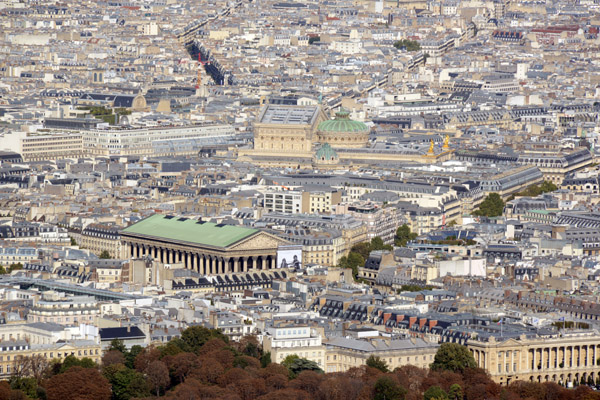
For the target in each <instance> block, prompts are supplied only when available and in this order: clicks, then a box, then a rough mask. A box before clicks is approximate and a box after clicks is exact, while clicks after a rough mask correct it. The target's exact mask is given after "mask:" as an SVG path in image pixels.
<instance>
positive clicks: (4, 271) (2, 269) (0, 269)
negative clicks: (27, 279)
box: [0, 265, 8, 275]
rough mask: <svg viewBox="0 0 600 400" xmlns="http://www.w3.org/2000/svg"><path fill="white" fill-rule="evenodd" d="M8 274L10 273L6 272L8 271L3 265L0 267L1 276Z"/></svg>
mask: <svg viewBox="0 0 600 400" xmlns="http://www.w3.org/2000/svg"><path fill="white" fill-rule="evenodd" d="M7 273H8V271H6V269H5V268H4V267H3V266H2V265H0V275H4V274H7Z"/></svg>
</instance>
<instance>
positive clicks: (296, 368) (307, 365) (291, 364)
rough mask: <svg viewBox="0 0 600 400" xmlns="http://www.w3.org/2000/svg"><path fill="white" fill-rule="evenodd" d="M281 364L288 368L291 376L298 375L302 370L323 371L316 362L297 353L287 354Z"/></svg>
mask: <svg viewBox="0 0 600 400" xmlns="http://www.w3.org/2000/svg"><path fill="white" fill-rule="evenodd" d="M281 365H283V366H284V367H286V368H287V369H288V371H289V373H290V378H295V377H297V376H298V375H299V374H300V372H302V371H314V372H320V373H322V372H323V370H322V369H321V368H320V367H319V365H318V364H317V363H316V362H314V361H311V360H307V359H306V358H301V357H299V356H298V355H296V354H290V355H289V356H287V357H286V358H285V359H284V360H283V362H282V363H281Z"/></svg>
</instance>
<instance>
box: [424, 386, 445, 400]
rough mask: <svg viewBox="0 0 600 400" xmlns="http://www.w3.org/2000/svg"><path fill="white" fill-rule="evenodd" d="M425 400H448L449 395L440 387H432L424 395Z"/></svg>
mask: <svg viewBox="0 0 600 400" xmlns="http://www.w3.org/2000/svg"><path fill="white" fill-rule="evenodd" d="M423 400H448V394H447V393H446V392H445V391H444V389H442V388H441V387H439V386H430V387H429V389H427V390H426V391H425V393H424V394H423Z"/></svg>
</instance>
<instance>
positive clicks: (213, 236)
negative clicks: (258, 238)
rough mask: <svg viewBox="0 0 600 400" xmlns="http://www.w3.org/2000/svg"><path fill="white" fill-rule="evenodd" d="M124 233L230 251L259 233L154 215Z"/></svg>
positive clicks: (237, 227) (235, 227)
mask: <svg viewBox="0 0 600 400" xmlns="http://www.w3.org/2000/svg"><path fill="white" fill-rule="evenodd" d="M122 232H123V233H125V234H127V233H131V234H138V235H144V236H149V237H153V238H157V239H166V240H177V241H181V242H187V243H193V244H199V245H204V246H211V247H228V246H230V245H232V244H234V243H236V242H238V241H240V240H242V239H245V238H247V237H250V236H252V235H253V234H255V233H256V232H258V230H257V229H250V228H243V227H240V226H234V225H217V224H214V223H212V222H198V221H197V220H194V219H187V218H179V217H173V216H168V215H162V214H154V215H152V216H150V217H148V218H146V219H143V220H141V221H140V222H138V223H136V224H133V225H131V226H129V227H127V228H125V229H123V231H122Z"/></svg>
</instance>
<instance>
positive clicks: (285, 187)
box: [273, 181, 292, 190]
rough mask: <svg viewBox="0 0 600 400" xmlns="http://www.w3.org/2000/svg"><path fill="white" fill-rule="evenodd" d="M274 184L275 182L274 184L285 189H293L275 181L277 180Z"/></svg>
mask: <svg viewBox="0 0 600 400" xmlns="http://www.w3.org/2000/svg"><path fill="white" fill-rule="evenodd" d="M273 184H274V185H277V186H280V187H281V188H283V190H292V189H290V188H289V187H287V186H284V185H282V184H280V183H277V182H275V181H273Z"/></svg>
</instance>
